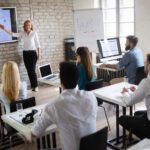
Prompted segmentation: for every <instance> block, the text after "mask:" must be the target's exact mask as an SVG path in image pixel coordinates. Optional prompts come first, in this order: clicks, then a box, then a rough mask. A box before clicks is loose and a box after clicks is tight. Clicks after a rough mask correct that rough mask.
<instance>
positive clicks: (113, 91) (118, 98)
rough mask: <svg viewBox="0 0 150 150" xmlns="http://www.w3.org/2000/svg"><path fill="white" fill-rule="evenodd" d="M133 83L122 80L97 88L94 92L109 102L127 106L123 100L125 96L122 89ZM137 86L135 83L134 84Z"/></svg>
mask: <svg viewBox="0 0 150 150" xmlns="http://www.w3.org/2000/svg"><path fill="white" fill-rule="evenodd" d="M130 86H132V84H129V83H125V82H121V83H118V84H114V85H110V86H106V87H103V88H100V89H97V90H94V91H93V92H94V94H95V96H96V97H98V98H100V99H103V100H105V101H107V102H110V103H113V104H117V105H119V106H123V107H127V105H126V104H125V103H124V101H123V96H122V94H121V91H122V89H123V88H124V87H127V88H129V87H130ZM134 86H135V85H134Z"/></svg>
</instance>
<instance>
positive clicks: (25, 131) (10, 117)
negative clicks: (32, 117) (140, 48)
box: [2, 104, 57, 141]
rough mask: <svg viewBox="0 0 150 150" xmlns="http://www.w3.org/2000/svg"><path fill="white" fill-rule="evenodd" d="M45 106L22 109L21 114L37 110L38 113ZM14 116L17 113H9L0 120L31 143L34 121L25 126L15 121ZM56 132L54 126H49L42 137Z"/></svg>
mask: <svg viewBox="0 0 150 150" xmlns="http://www.w3.org/2000/svg"><path fill="white" fill-rule="evenodd" d="M45 105H46V104H43V105H39V106H35V107H31V108H27V109H24V110H23V112H25V113H29V112H31V110H32V109H37V110H38V111H39V113H40V111H41V109H43V108H44V107H45ZM15 115H17V112H14V113H10V114H7V115H3V116H2V120H3V121H4V122H5V123H7V124H8V125H10V126H11V127H13V128H14V129H15V130H17V131H18V132H19V133H21V134H22V135H24V136H25V137H26V139H28V140H29V141H31V138H32V136H31V128H32V126H33V125H34V123H35V121H34V122H33V123H31V124H27V125H25V124H23V123H21V122H18V121H17V120H15V119H14V116H15ZM56 131H57V127H56V125H51V126H50V127H48V128H47V129H46V131H45V132H44V133H43V135H46V134H50V133H54V132H56ZM43 135H42V136H43Z"/></svg>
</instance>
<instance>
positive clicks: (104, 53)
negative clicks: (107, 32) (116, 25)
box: [97, 38, 121, 58]
mask: <svg viewBox="0 0 150 150" xmlns="http://www.w3.org/2000/svg"><path fill="white" fill-rule="evenodd" d="M97 42H98V47H99V52H100V55H101V58H107V57H112V56H118V55H121V47H120V42H119V39H118V38H110V39H103V40H98V41H97Z"/></svg>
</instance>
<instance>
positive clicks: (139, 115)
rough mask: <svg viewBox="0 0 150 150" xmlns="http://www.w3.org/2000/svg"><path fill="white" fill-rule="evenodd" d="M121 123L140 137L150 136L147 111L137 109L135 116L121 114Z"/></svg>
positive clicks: (149, 122)
mask: <svg viewBox="0 0 150 150" xmlns="http://www.w3.org/2000/svg"><path fill="white" fill-rule="evenodd" d="M119 123H120V125H122V126H123V127H124V128H125V129H127V130H129V131H132V133H133V134H135V135H136V136H137V137H139V138H140V139H143V138H150V121H149V120H148V119H147V111H137V112H135V114H134V116H121V117H120V118H119Z"/></svg>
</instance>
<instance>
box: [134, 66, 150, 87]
mask: <svg viewBox="0 0 150 150" xmlns="http://www.w3.org/2000/svg"><path fill="white" fill-rule="evenodd" d="M146 77H147V74H146V73H145V71H144V67H138V68H137V69H136V79H135V84H136V85H138V84H139V83H140V82H141V80H143V79H144V78H146Z"/></svg>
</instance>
